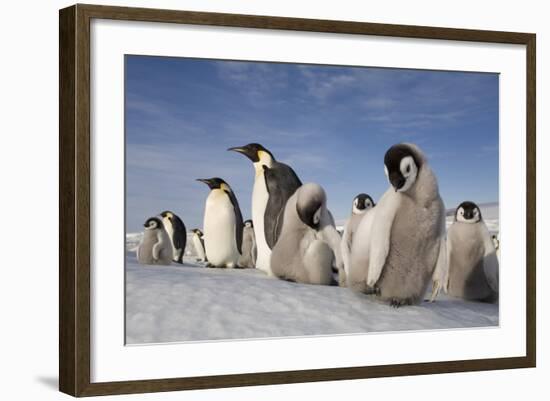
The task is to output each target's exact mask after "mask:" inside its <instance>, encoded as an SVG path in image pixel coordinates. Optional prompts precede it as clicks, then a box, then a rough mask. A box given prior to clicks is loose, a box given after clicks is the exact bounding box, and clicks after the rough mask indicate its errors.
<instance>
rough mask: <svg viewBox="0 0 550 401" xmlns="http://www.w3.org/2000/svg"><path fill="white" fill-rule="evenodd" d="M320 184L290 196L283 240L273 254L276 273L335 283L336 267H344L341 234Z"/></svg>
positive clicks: (287, 277) (304, 280)
mask: <svg viewBox="0 0 550 401" xmlns="http://www.w3.org/2000/svg"><path fill="white" fill-rule="evenodd" d="M326 203H327V200H326V194H325V191H324V190H323V188H321V186H320V185H317V184H312V183H309V184H304V185H302V186H301V187H300V188H298V189H297V190H296V192H295V193H294V194H293V195H292V196H291V197H290V198H289V199H288V201H287V203H286V207H285V212H284V220H283V226H282V230H281V235H280V237H279V240H278V241H277V243H276V244H275V246H274V247H273V252H272V254H271V269H272V271H273V274H274V275H275V276H276V277H278V278H281V279H283V280H289V281H295V282H298V283H306V284H325V285H330V284H332V283H333V279H332V266H333V265H336V267H337V268H338V270H341V269H342V270H343V262H342V256H341V252H340V235H339V234H338V232H337V231H336V228H335V226H334V221H333V219H332V216H331V215H330V212H329V211H328V210H327V206H326Z"/></svg>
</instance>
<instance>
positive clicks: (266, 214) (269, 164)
mask: <svg viewBox="0 0 550 401" xmlns="http://www.w3.org/2000/svg"><path fill="white" fill-rule="evenodd" d="M228 150H232V151H234V152H239V153H242V154H243V155H245V156H246V157H248V158H249V159H250V160H252V162H253V164H254V170H255V178H254V188H253V191H252V221H253V222H254V231H255V236H256V246H257V248H258V258H257V260H256V268H258V269H260V270H263V271H264V272H266V273H268V274H271V268H270V258H271V250H272V249H273V246H274V245H275V243H276V242H277V239H278V238H279V235H280V232H281V225H282V222H283V214H284V210H285V205H286V201H287V200H288V198H290V197H291V196H292V194H293V193H294V192H295V191H296V189H298V188H299V187H300V185H302V182H301V181H300V179H299V178H298V176H297V175H296V173H295V172H294V170H293V169H292V168H291V167H289V166H287V165H286V164H284V163H280V162H278V161H276V160H275V158H274V157H273V154H272V153H271V152H270V151H269V150H267V149H266V148H264V147H263V146H262V145H260V144H258V143H250V144H248V145H246V146H241V147H234V148H229V149H228Z"/></svg>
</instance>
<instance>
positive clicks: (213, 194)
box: [197, 178, 243, 268]
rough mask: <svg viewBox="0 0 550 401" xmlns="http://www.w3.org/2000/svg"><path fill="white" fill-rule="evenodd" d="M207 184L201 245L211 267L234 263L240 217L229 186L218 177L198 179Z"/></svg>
mask: <svg viewBox="0 0 550 401" xmlns="http://www.w3.org/2000/svg"><path fill="white" fill-rule="evenodd" d="M197 181H201V182H204V183H205V184H206V185H208V187H209V188H210V194H209V195H208V197H207V198H206V207H205V211H204V249H205V251H206V257H207V258H208V263H210V264H211V265H212V266H214V267H230V268H231V267H237V262H238V260H239V257H240V256H241V243H242V239H243V218H242V214H241V209H240V208H239V202H237V198H236V197H235V194H234V193H233V190H232V189H231V187H230V186H229V185H228V184H227V183H226V182H225V181H224V180H222V179H221V178H208V179H198V180H197Z"/></svg>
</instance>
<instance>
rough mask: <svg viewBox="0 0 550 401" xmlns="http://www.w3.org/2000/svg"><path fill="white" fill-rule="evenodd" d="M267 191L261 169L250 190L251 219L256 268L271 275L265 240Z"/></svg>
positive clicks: (269, 255)
mask: <svg viewBox="0 0 550 401" xmlns="http://www.w3.org/2000/svg"><path fill="white" fill-rule="evenodd" d="M268 199H269V193H268V192H267V187H266V185H265V178H264V174H263V171H262V172H261V173H259V174H257V175H256V179H255V180H254V189H253V191H252V221H253V222H254V233H255V237H256V248H257V253H258V255H257V258H256V268H257V269H260V270H262V271H264V272H266V273H267V274H269V275H271V274H272V273H271V249H270V248H269V246H268V245H267V241H266V240H265V231H264V216H265V208H266V207H267V201H268Z"/></svg>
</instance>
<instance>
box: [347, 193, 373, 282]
mask: <svg viewBox="0 0 550 401" xmlns="http://www.w3.org/2000/svg"><path fill="white" fill-rule="evenodd" d="M374 206H375V205H374V201H373V200H372V198H371V197H370V195H367V194H363V193H361V194H359V195H357V196H356V197H355V198H354V199H353V204H352V207H351V216H350V218H349V220H348V221H347V222H346V225H345V226H344V233H343V235H342V243H341V248H342V259H343V260H344V271H345V274H342V277H340V285H345V282H346V275H347V274H348V271H349V263H350V260H349V259H350V253H351V244H352V241H353V235H354V234H355V231H356V230H357V227H358V226H359V222H360V221H361V218H362V217H363V215H364V214H365V213H366V212H367V211H369V210H370V209H372V208H373V207H374Z"/></svg>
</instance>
